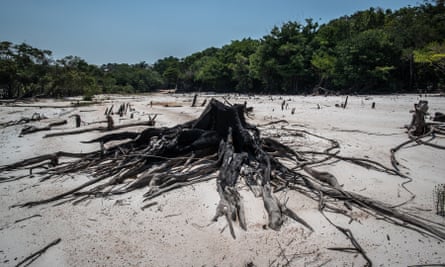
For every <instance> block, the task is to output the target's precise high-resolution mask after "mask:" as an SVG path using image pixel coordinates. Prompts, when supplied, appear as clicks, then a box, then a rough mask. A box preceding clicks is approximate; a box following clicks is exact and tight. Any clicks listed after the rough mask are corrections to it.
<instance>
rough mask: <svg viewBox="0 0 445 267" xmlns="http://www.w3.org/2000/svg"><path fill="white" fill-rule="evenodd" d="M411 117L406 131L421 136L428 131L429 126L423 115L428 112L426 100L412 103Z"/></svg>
mask: <svg viewBox="0 0 445 267" xmlns="http://www.w3.org/2000/svg"><path fill="white" fill-rule="evenodd" d="M411 112H412V113H413V118H412V120H411V123H410V125H409V126H408V132H409V133H410V134H412V135H413V136H421V135H423V134H425V133H427V132H428V131H429V127H428V126H427V124H426V122H425V115H427V113H428V101H425V100H419V103H416V104H414V110H412V111H411Z"/></svg>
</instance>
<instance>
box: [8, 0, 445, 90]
mask: <svg viewBox="0 0 445 267" xmlns="http://www.w3.org/2000/svg"><path fill="white" fill-rule="evenodd" d="M444 14H445V7H444V1H435V2H429V1H426V2H425V3H424V4H421V5H419V6H415V7H410V6H408V7H404V8H401V9H399V10H396V11H392V10H382V9H380V8H370V9H368V10H365V11H359V12H356V13H355V14H353V15H351V16H344V17H341V18H338V19H334V20H332V21H330V22H329V23H326V24H323V25H318V23H316V22H314V21H313V20H312V19H307V20H306V21H305V23H299V22H287V23H284V24H283V25H281V26H280V27H278V26H275V27H274V28H273V29H272V30H271V32H270V33H269V34H268V35H266V36H264V37H263V38H261V39H260V40H253V39H243V40H235V41H232V42H231V43H230V44H227V45H225V46H223V47H221V48H214V47H211V48H208V49H205V50H203V51H200V52H197V53H194V54H192V55H189V56H187V57H185V58H182V59H179V58H176V57H166V58H163V59H159V60H157V61H156V62H155V63H154V64H153V65H149V64H147V63H145V62H141V63H138V64H134V65H129V64H111V63H110V64H106V65H102V66H96V65H91V64H88V63H87V62H86V61H85V60H83V59H81V58H79V57H73V56H68V57H65V58H63V59H58V60H53V59H52V58H51V51H49V50H40V49H37V48H33V47H31V46H29V45H27V44H24V43H23V44H12V43H10V42H6V41H5V42H1V47H0V92H3V97H20V96H36V95H42V96H52V97H59V96H71V95H84V96H85V97H86V98H91V96H92V95H94V94H97V93H122V92H124V93H137V92H150V91H153V90H155V89H159V88H177V89H179V90H182V91H199V90H203V91H216V92H223V91H236V92H255V93H289V94H295V93H296V94H298V93H312V92H313V91H316V90H322V91H324V92H326V91H328V92H342V93H384V92H385V93H388V92H416V91H417V90H419V89H422V90H429V91H433V90H438V89H444V88H445V15H444Z"/></svg>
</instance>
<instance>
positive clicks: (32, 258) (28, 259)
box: [15, 238, 62, 267]
mask: <svg viewBox="0 0 445 267" xmlns="http://www.w3.org/2000/svg"><path fill="white" fill-rule="evenodd" d="M60 241H62V239H60V238H57V239H56V240H54V241H52V242H51V243H49V244H48V245H46V246H45V247H43V248H42V249H39V250H38V251H36V252H34V253H32V254H31V255H29V256H28V257H26V258H25V259H23V260H21V261H20V262H19V263H17V265H15V266H16V267H19V266H28V265H30V264H31V263H33V262H34V261H35V260H36V259H37V258H39V257H40V256H42V255H43V253H45V252H46V251H47V250H48V249H49V248H51V247H52V246H55V245H57V244H59V243H60Z"/></svg>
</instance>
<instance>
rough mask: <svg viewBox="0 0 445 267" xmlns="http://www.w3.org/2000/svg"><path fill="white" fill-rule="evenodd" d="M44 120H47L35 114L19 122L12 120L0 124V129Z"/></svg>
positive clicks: (41, 115) (43, 116)
mask: <svg viewBox="0 0 445 267" xmlns="http://www.w3.org/2000/svg"><path fill="white" fill-rule="evenodd" d="M44 119H48V117H46V116H45V115H43V114H40V113H37V112H36V113H34V114H32V116H31V117H22V118H21V119H19V120H12V121H8V122H3V123H0V127H1V128H6V127H10V126H14V125H19V124H25V123H29V122H33V121H40V120H44Z"/></svg>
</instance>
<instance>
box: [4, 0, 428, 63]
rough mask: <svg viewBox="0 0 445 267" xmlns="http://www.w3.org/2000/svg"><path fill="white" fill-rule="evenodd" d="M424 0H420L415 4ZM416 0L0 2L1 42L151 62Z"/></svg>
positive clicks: (95, 58) (91, 57) (98, 58)
mask: <svg viewBox="0 0 445 267" xmlns="http://www.w3.org/2000/svg"><path fill="white" fill-rule="evenodd" d="M420 2H421V1H420ZM408 5H411V6H416V5H419V1H418V0H377V1H370V0H312V1H301V0H300V1H298V0H0V41H11V42H13V43H21V42H26V43H27V44H29V45H32V46H33V47H36V48H39V49H49V50H51V51H53V58H54V59H59V58H62V57H64V56H68V55H74V56H79V57H81V58H83V59H85V60H86V61H87V62H88V63H92V64H97V65H100V64H104V63H131V64H132V63H138V62H141V61H146V62H147V63H150V64H151V63H154V62H155V61H156V60H158V59H161V58H164V57H166V56H175V57H178V58H182V57H185V56H187V55H190V54H192V53H194V52H198V51H201V50H203V49H205V48H209V47H212V46H214V47H221V46H223V45H225V44H229V43H230V42H231V41H232V40H241V39H243V38H248V37H251V38H254V39H259V38H261V37H263V36H264V35H267V34H268V33H269V32H270V30H271V29H272V27H273V26H274V25H277V26H280V25H281V24H282V23H284V22H287V21H298V22H302V23H303V22H304V20H305V19H306V18H313V19H314V20H315V21H318V22H319V23H325V22H328V21H329V20H331V19H334V18H338V17H340V16H343V15H351V14H353V13H354V12H356V11H358V10H365V9H368V8H369V7H381V8H383V9H393V10H395V9H398V8H400V7H406V6H408Z"/></svg>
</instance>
